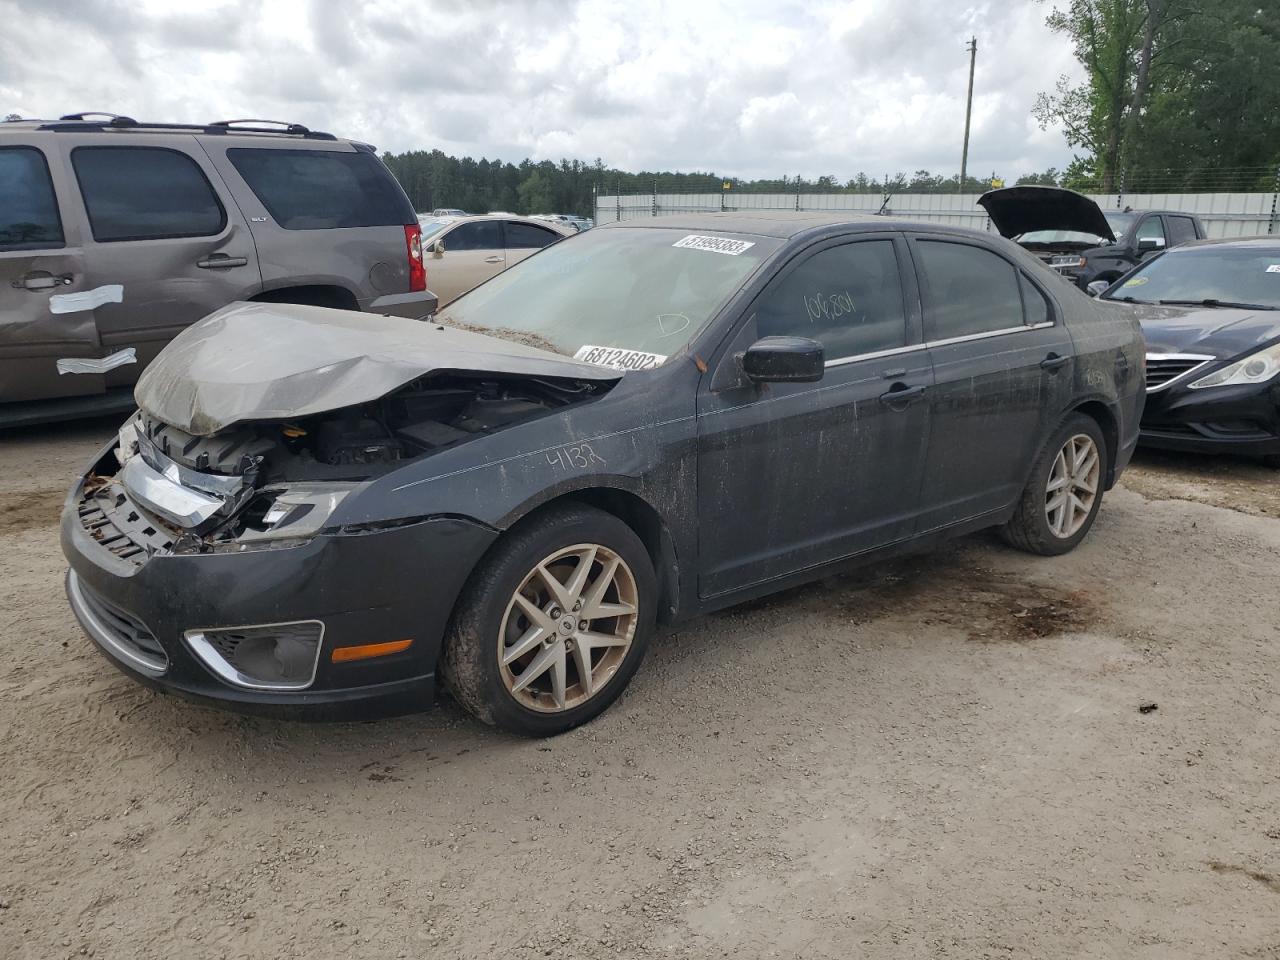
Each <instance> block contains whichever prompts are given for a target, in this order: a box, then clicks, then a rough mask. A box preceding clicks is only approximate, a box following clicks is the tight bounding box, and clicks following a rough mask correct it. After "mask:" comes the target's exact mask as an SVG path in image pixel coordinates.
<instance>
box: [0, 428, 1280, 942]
mask: <svg viewBox="0 0 1280 960" xmlns="http://www.w3.org/2000/svg"><path fill="white" fill-rule="evenodd" d="M112 427H113V425H112V424H108V423H101V422H99V423H90V424H85V425H76V426H71V427H67V426H63V427H49V428H44V429H41V430H32V431H26V432H22V433H17V434H9V435H7V436H4V437H0V630H2V635H3V638H4V639H3V643H2V644H0V745H2V746H0V761H2V762H3V775H2V776H0V823H3V827H0V957H3V958H6V960H7V958H31V960H37V958H38V960H46V958H51V957H63V956H66V957H80V956H94V957H100V958H102V957H106V958H117V957H119V958H135V957H136V958H173V957H183V958H193V960H198V958H223V957H225V958H241V957H244V958H249V957H252V958H259V957H308V958H312V957H376V958H393V957H413V958H422V957H430V958H435V957H451V958H453V957H462V958H491V957H514V958H534V957H545V956H552V957H574V958H579V957H588V958H594V957H618V956H621V957H637V956H638V957H686V956H688V957H722V956H723V957H751V958H754V957H804V958H841V960H843V958H848V957H855V956H866V957H902V958H919V957H955V958H969V957H1000V958H1006V957H1036V958H1059V957H1063V958H1065V957H1070V958H1112V957H1114V958H1125V960H1132V958H1153V960H1154V958H1160V960H1169V958H1196V960H1203V958H1207V957H1251V958H1269V960H1276V958H1280V762H1278V756H1280V751H1278V749H1277V745H1278V744H1280V695H1278V693H1277V678H1278V677H1280V627H1278V626H1277V619H1278V614H1280V492H1278V487H1280V475H1278V474H1276V473H1274V472H1272V471H1269V470H1265V469H1263V468H1261V467H1255V466H1252V465H1250V464H1248V463H1246V462H1243V461H1222V462H1207V461H1203V460H1200V459H1197V458H1191V457H1174V456H1156V455H1146V456H1143V457H1142V458H1141V459H1140V461H1139V463H1138V464H1137V465H1136V466H1135V467H1134V468H1133V470H1132V471H1131V472H1130V473H1129V474H1128V475H1127V476H1126V478H1125V481H1124V485H1123V487H1122V488H1121V489H1118V490H1116V491H1114V492H1113V493H1112V494H1110V495H1108V497H1107V499H1106V503H1105V505H1104V507H1103V510H1102V514H1101V516H1100V519H1099V522H1098V525H1097V527H1096V528H1095V530H1094V533H1093V535H1092V536H1091V537H1090V538H1089V539H1088V540H1087V541H1086V542H1085V544H1084V545H1083V546H1082V547H1081V548H1080V549H1079V550H1078V551H1076V552H1075V553H1074V554H1072V555H1070V556H1067V557H1064V558H1060V559H1053V560H1047V559H1037V558H1030V557H1027V556H1023V555H1020V554H1018V553H1014V552H1012V551H1010V550H1008V549H1006V548H1004V547H1003V546H1001V545H1000V544H999V543H998V542H997V541H996V540H995V539H994V538H992V537H990V536H987V535H980V536H977V537H972V538H969V539H966V540H963V541H960V542H958V543H956V544H954V545H952V546H950V547H948V548H946V549H944V550H943V551H941V552H939V553H936V554H933V555H930V556H927V557H922V558H919V559H913V560H908V561H905V562H899V563H895V564H892V565H888V566H885V567H882V568H880V569H877V570H875V571H873V572H870V573H867V574H861V575H858V576H845V577H837V578H832V579H829V580H827V581H825V582H823V583H821V584H816V585H813V586H810V587H805V588H801V589H797V590H792V591H790V592H788V593H785V594H783V595H781V596H778V597H775V598H773V599H770V600H767V601H763V602H759V603H755V604H752V605H750V606H747V607H740V608H737V609H735V610H731V611H728V612H726V613H723V614H720V615H717V616H713V617H708V618H705V619H703V620H699V621H697V622H695V623H692V624H689V625H687V626H684V627H682V628H681V629H679V630H678V631H676V632H674V633H670V634H667V635H665V636H663V637H660V638H659V639H657V640H656V642H655V644H654V646H653V648H652V649H651V652H650V655H649V658H648V660H647V662H646V663H645V665H644V666H643V668H642V669H641V671H640V674H639V676H638V677H637V678H636V681H635V683H634V684H633V685H632V687H631V689H630V691H629V692H628V693H627V694H626V695H625V696H624V697H623V698H622V699H621V700H620V701H619V703H618V704H617V705H615V707H614V708H613V709H612V710H610V711H609V712H608V713H607V714H606V715H605V716H603V717H601V718H600V719H599V720H597V721H596V722H595V723H593V724H590V725H588V726H587V727H586V728H584V729H580V730H578V731H576V732H574V733H571V734H568V735H566V736H563V737H560V738H558V739H555V740H552V741H546V742H530V741H524V740H515V739H510V738H507V737H505V736H502V735H499V734H496V733H493V732H491V731H489V730H487V729H484V728H481V727H479V726H477V725H476V724H474V723H472V722H470V721H469V720H468V719H467V718H465V717H464V716H463V715H462V714H461V713H460V712H459V711H458V710H457V709H456V708H455V707H453V706H452V705H450V704H449V703H447V702H445V703H443V704H442V705H441V706H440V707H438V708H437V709H435V710H434V711H432V712H430V713H428V714H425V715H422V716H417V717H410V718H402V719H398V720H392V721H383V722H378V723H366V724H350V725H317V726H307V725H299V724H290V723H280V722H271V721H265V720H257V719H245V718H241V717H237V716H233V715H230V714H225V713H221V712H216V711H212V710H207V709H202V708H198V707H194V706H191V705H189V704H186V703H184V702H181V701H177V700H173V699H169V698H166V697H163V696H159V695H156V694H153V693H150V692H148V691H146V690H144V689H142V688H140V687H138V686H135V685H134V684H133V683H131V682H129V681H128V680H126V679H125V678H124V677H123V676H121V675H120V674H119V673H117V672H116V671H115V670H114V669H112V668H111V667H110V666H108V664H107V663H106V662H105V661H103V659H102V658H101V657H100V656H99V655H98V654H97V653H95V652H94V651H93V650H91V649H90V646H89V644H88V641H86V640H85V639H84V638H83V637H82V636H81V634H80V632H79V630H78V629H77V627H76V625H75V622H74V620H73V618H72V616H71V614H70V612H69V611H68V609H67V606H66V604H65V602H64V599H63V596H62V583H61V579H62V572H63V560H62V557H61V554H60V552H59V548H58V542H57V535H56V517H57V513H58V508H59V505H60V503H61V500H62V496H63V492H64V490H65V489H66V486H67V484H68V483H69V482H70V480H71V477H72V476H73V474H74V472H75V470H76V469H77V467H78V466H79V465H80V462H81V461H82V460H83V459H84V458H85V457H86V456H87V455H88V454H89V452H90V451H91V450H92V449H93V448H94V447H95V445H96V444H97V443H98V442H99V441H100V440H101V439H103V438H105V437H106V436H107V435H109V434H110V432H111V430H112ZM1149 702H1154V703H1155V704H1156V705H1157V706H1156V709H1154V710H1150V711H1149V712H1142V711H1140V710H1139V707H1140V705H1142V704H1146V703H1149Z"/></svg>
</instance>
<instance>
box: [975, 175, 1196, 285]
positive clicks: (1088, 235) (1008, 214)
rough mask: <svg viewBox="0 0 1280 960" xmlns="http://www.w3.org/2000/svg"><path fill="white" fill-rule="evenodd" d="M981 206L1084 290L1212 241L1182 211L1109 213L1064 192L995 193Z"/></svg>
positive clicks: (998, 226) (1051, 189)
mask: <svg viewBox="0 0 1280 960" xmlns="http://www.w3.org/2000/svg"><path fill="white" fill-rule="evenodd" d="M978 203H979V204H980V205H981V206H982V208H983V209H984V210H986V211H987V215H988V216H990V217H991V222H992V224H993V225H994V226H995V228H996V230H997V231H999V233H1000V235H1001V236H1002V237H1008V238H1009V239H1011V240H1014V241H1016V242H1017V243H1018V244H1020V245H1021V246H1023V247H1025V248H1026V249H1028V250H1030V251H1031V252H1032V253H1034V254H1035V255H1036V256H1038V257H1039V258H1040V259H1041V260H1043V261H1044V262H1045V263H1047V264H1048V265H1049V266H1050V267H1052V268H1053V269H1054V270H1056V271H1058V272H1059V273H1060V274H1062V275H1063V276H1064V277H1066V278H1067V279H1068V280H1070V281H1072V282H1073V283H1075V284H1076V285H1077V286H1079V287H1080V289H1082V290H1084V289H1087V288H1088V286H1089V284H1090V283H1094V282H1095V281H1105V282H1106V283H1112V282H1114V281H1116V280H1118V279H1119V278H1120V277H1121V276H1122V275H1123V274H1125V273H1127V272H1128V271H1129V270H1131V269H1132V268H1133V267H1135V266H1136V265H1138V264H1139V263H1141V262H1142V261H1143V260H1145V259H1147V258H1148V257H1151V256H1154V255H1155V254H1157V253H1159V252H1160V251H1161V250H1165V249H1168V248H1170V247H1175V246H1177V245H1178V244H1181V243H1187V242H1189V241H1192V240H1198V239H1202V238H1203V237H1205V236H1206V234H1205V230H1204V224H1202V223H1201V222H1200V219H1199V218H1198V217H1196V216H1195V215H1194V214H1190V213H1184V212H1181V211H1176V210H1134V209H1133V208H1131V207H1125V208H1124V209H1123V210H1107V211H1105V212H1104V211H1103V210H1102V208H1101V207H1099V206H1098V205H1097V204H1096V203H1095V202H1094V201H1092V200H1090V199H1089V198H1088V197H1086V196H1084V195H1083V194H1079V193H1076V192H1075V191H1074V190H1065V189H1063V188H1061V187H1040V186H1021V187H1005V188H1003V189H1000V190H991V191H988V192H987V193H984V194H983V195H982V196H981V197H979V198H978Z"/></svg>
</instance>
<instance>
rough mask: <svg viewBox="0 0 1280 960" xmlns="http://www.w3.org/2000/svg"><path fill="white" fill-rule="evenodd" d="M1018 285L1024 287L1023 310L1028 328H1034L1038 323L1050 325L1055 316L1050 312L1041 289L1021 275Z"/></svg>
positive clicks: (1019, 275)
mask: <svg viewBox="0 0 1280 960" xmlns="http://www.w3.org/2000/svg"><path fill="white" fill-rule="evenodd" d="M1018 283H1019V284H1020V285H1021V286H1022V310H1023V317H1024V318H1025V321H1026V324H1027V326H1029V327H1034V326H1035V325H1036V324H1038V323H1048V322H1049V321H1050V320H1052V319H1053V314H1051V313H1050V312H1049V301H1048V299H1047V298H1046V297H1045V295H1044V294H1043V293H1041V292H1040V288H1039V287H1037V286H1036V285H1035V284H1034V283H1032V282H1031V281H1030V280H1028V279H1027V278H1026V275H1025V274H1021V273H1019V274H1018Z"/></svg>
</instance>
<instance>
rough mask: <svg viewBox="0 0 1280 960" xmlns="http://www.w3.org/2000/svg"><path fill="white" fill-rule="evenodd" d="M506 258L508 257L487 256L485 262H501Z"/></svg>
mask: <svg viewBox="0 0 1280 960" xmlns="http://www.w3.org/2000/svg"><path fill="white" fill-rule="evenodd" d="M505 259H507V258H506V257H485V258H484V262H485V263H501V262H502V261H503V260H505Z"/></svg>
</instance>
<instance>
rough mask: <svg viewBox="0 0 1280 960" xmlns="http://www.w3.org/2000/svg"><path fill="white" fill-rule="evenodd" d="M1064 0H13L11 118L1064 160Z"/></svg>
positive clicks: (779, 162) (900, 157)
mask: <svg viewBox="0 0 1280 960" xmlns="http://www.w3.org/2000/svg"><path fill="white" fill-rule="evenodd" d="M1050 3H1052V0H1047V2H1036V0H992V2H984V0H975V2H965V0H848V2H827V0H808V2H800V3H794V2H791V0H768V2H760V0H678V2H670V0H512V2H506V0H364V2H361V0H347V2H343V0H201V2H200V3H191V2H181V3H179V2H167V0H0V23H4V24H5V28H4V29H3V30H2V31H0V114H6V113H19V114H22V115H23V116H37V117H55V116H58V115H59V114H62V113H67V112H71V111H74V110H90V109H96V110H109V111H111V112H114V113H123V114H128V115H129V116H132V117H135V118H138V119H148V120H178V121H187V122H197V121H211V120H216V119H225V118H235V117H268V118H272V119H283V120H291V121H296V122H300V123H304V124H307V125H308V126H311V127H314V128H318V129H324V130H329V131H332V132H334V133H338V134H341V135H345V136H349V137H355V138H358V139H363V140H367V141H369V142H371V143H375V144H377V145H378V146H379V148H381V149H383V150H392V151H397V152H398V151H401V150H405V149H411V148H427V149H430V148H437V147H438V148H439V149H441V150H443V151H445V152H446V153H452V154H469V155H471V156H476V157H480V156H485V157H489V158H491V159H492V158H494V157H500V158H502V159H504V160H520V159H522V158H524V157H526V156H530V157H533V158H535V159H543V158H551V159H559V158H561V157H578V158H582V159H587V160H592V159H594V158H596V157H600V158H602V159H603V160H604V161H605V163H606V164H608V165H613V166H618V167H622V168H624V169H631V170H640V169H669V170H686V171H687V170H714V171H716V172H720V173H724V174H727V175H733V176H739V177H761V176H779V175H782V174H784V173H785V174H790V175H794V174H797V173H800V174H804V175H806V176H818V175H821V174H834V175H836V176H838V177H840V178H842V179H844V178H847V177H849V176H852V175H853V174H855V173H857V172H858V171H859V170H862V171H866V172H867V173H870V174H876V175H878V174H880V173H885V172H890V173H896V172H899V171H902V172H907V173H910V172H912V171H914V170H916V169H919V168H925V169H930V170H933V171H934V172H948V173H953V172H954V171H956V170H957V169H958V168H959V165H960V145H961V139H962V135H963V130H964V96H965V83H966V79H967V71H968V55H967V53H966V52H965V43H966V41H967V40H968V38H969V36H970V35H971V34H976V35H977V37H978V69H977V80H976V93H975V99H974V121H973V122H974V129H973V134H972V145H971V147H970V171H971V172H972V173H974V174H985V173H988V172H990V171H992V170H995V171H998V172H1000V173H1002V174H1004V175H1007V176H1017V175H1019V174H1022V173H1027V172H1031V171H1037V170H1042V169H1044V168H1045V167H1048V166H1050V165H1055V166H1058V167H1062V166H1065V165H1066V163H1067V162H1068V161H1069V160H1070V159H1071V151H1070V150H1069V149H1068V148H1067V146H1066V144H1065V142H1064V141H1063V138H1062V135H1061V133H1060V132H1059V131H1056V130H1049V131H1042V130H1040V129H1039V127H1038V125H1037V124H1036V122H1035V121H1034V120H1033V119H1032V118H1031V116H1030V110H1031V105H1032V102H1033V100H1034V99H1035V95H1036V93H1037V92H1038V91H1040V90H1047V89H1050V88H1051V87H1052V86H1053V84H1054V82H1055V80H1056V79H1057V77H1058V76H1059V75H1061V74H1064V73H1066V74H1071V75H1073V76H1074V75H1077V74H1078V72H1079V68H1078V66H1077V65H1076V63H1075V61H1074V60H1073V58H1072V56H1071V51H1070V48H1069V46H1068V45H1067V44H1066V43H1064V42H1063V40H1062V39H1061V38H1060V37H1056V36H1054V35H1053V34H1051V33H1050V32H1049V31H1048V29H1047V28H1046V27H1045V26H1044V18H1045V15H1046V13H1047V12H1048V10H1049V5H1050Z"/></svg>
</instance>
